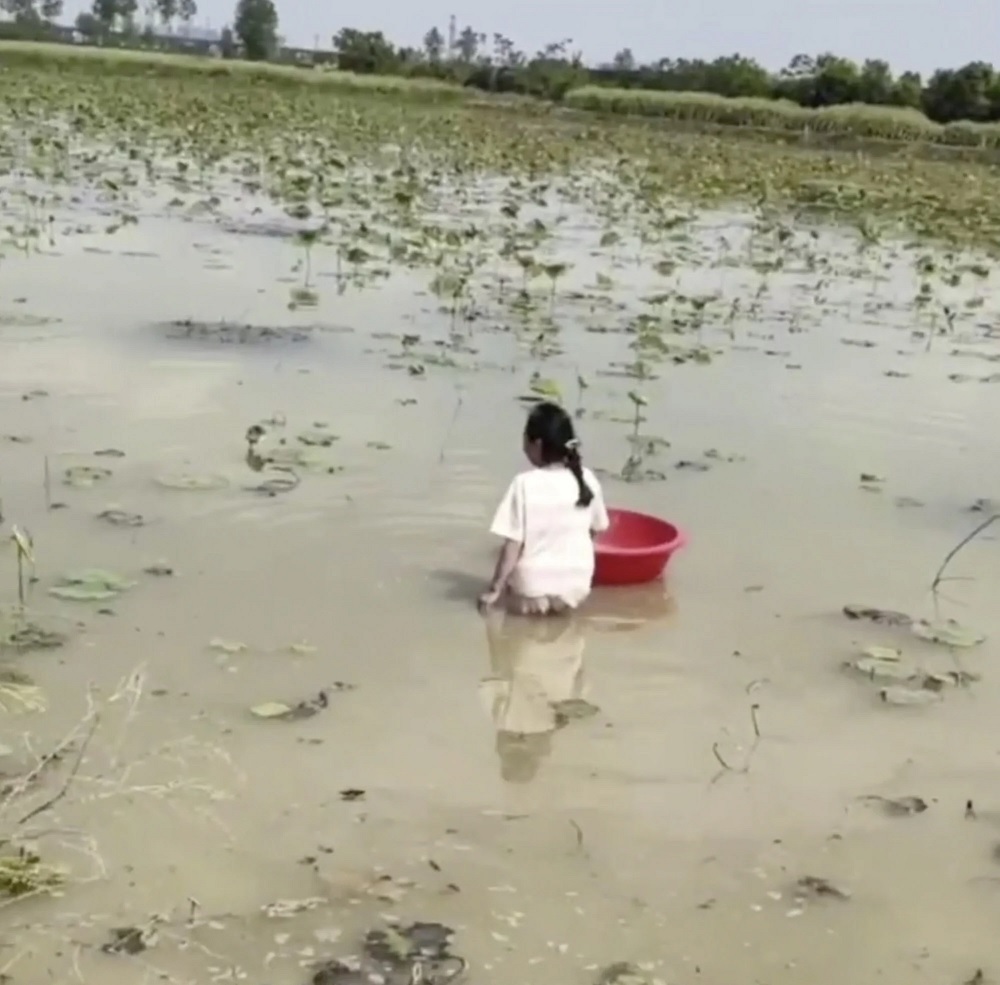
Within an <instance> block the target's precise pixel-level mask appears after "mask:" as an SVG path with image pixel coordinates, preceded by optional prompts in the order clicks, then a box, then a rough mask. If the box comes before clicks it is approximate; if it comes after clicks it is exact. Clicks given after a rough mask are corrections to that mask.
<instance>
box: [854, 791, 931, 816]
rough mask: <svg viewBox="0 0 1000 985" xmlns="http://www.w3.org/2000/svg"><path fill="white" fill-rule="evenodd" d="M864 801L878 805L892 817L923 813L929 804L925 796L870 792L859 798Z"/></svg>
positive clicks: (874, 805)
mask: <svg viewBox="0 0 1000 985" xmlns="http://www.w3.org/2000/svg"><path fill="white" fill-rule="evenodd" d="M858 799H859V800H860V801H862V803H865V804H868V805H869V806H871V807H877V808H879V809H880V810H881V811H883V812H884V813H885V814H888V815H889V816H890V817H907V816H909V815H911V814H922V813H923V812H924V811H925V810H927V807H928V804H927V801H926V800H924V798H923V797H879V796H877V795H875V794H870V795H868V796H865V797H859V798H858Z"/></svg>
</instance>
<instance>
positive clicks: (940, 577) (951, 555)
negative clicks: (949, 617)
mask: <svg viewBox="0 0 1000 985" xmlns="http://www.w3.org/2000/svg"><path fill="white" fill-rule="evenodd" d="M997 520H1000V513H994V514H993V515H992V516H990V517H988V518H987V519H985V520H983V522H982V523H980V524H979V525H978V526H977V527H976V528H975V529H974V530H972V531H971V532H969V533H968V534H966V535H965V536H964V537H963V538H962V539H961V540H960V541H959V542H958V543H957V544H956V545H955V546H954V547H953V548H952V549H951V550H950V551H948V553H947V554H946V555H945V556H944V560H943V561H942V562H941V564H940V566H939V567H938V569H937V572H936V573H935V575H934V580H933V581H932V582H931V594H933V595H934V596H935V598H936V597H937V594H938V587H939V586H940V585H941V582H943V581H945V580H946V579H945V577H944V573H945V571H947V570H948V565H949V564H951V562H952V561H953V560H954V559H955V556H956V555H957V554H958V553H959V552H960V551H961V550H962V549H963V548H964V547H966V546H967V545H968V544H970V543H971V542H972V541H974V540H975V539H976V538H977V537H978V536H979V535H980V534H981V533H983V531H984V530H986V529H987V528H988V527H990V526H992V525H993V524H994V523H996V521H997Z"/></svg>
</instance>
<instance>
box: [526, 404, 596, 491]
mask: <svg viewBox="0 0 1000 985" xmlns="http://www.w3.org/2000/svg"><path fill="white" fill-rule="evenodd" d="M524 454H525V455H527V456H528V461H529V462H531V464H532V465H534V466H535V468H542V467H544V466H546V465H565V466H566V468H568V469H569V470H570V471H571V472H572V473H573V475H574V477H575V478H576V481H577V485H579V487H580V497H579V499H577V501H576V505H577V506H589V505H590V503H591V500H593V498H594V494H593V493H592V492H591V491H590V487H589V486H588V485H587V483H586V482H585V481H584V478H583V463H582V461H581V459H580V440H579V439H578V438H577V436H576V430H575V429H574V428H573V418H571V417H570V416H569V414H567V413H566V411H564V410H563V409H562V407H560V406H559V405H558V404H552V403H547V402H546V403H540V404H536V405H535V407H534V408H533V409H532V411H531V413H530V414H529V415H528V420H527V423H526V424H525V425H524Z"/></svg>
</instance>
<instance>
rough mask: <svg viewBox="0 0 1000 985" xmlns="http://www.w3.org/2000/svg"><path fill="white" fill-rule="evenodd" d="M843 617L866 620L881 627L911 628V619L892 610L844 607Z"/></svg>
mask: <svg viewBox="0 0 1000 985" xmlns="http://www.w3.org/2000/svg"><path fill="white" fill-rule="evenodd" d="M843 612H844V615H845V616H847V618H848V619H867V620H869V621H870V622H874V623H878V624H879V625H881V626H911V625H912V624H913V617H912V616H908V615H907V614H906V613H905V612H897V611H895V610H893V609H877V608H875V607H874V606H868V605H845V606H844V609H843Z"/></svg>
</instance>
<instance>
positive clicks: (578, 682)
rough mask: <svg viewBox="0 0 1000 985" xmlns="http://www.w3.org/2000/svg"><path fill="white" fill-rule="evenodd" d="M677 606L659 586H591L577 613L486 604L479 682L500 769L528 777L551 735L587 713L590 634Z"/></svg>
mask: <svg viewBox="0 0 1000 985" xmlns="http://www.w3.org/2000/svg"><path fill="white" fill-rule="evenodd" d="M673 610H674V603H673V600H672V598H671V597H670V596H669V595H668V594H667V593H666V590H665V588H664V586H663V585H662V584H657V585H649V586H644V587H642V588H635V589H625V590H617V591H606V592H602V591H596V592H594V594H593V595H592V596H591V597H590V598H589V599H588V600H587V602H586V603H585V604H584V606H583V608H582V609H581V610H580V611H578V612H570V613H568V614H566V615H558V616H555V615H553V616H517V615H510V614H508V613H505V612H503V611H502V610H491V611H490V612H489V613H488V614H487V615H486V616H485V618H484V622H485V624H486V639H487V643H488V645H489V654H490V675H489V676H488V677H486V678H484V679H483V680H482V681H481V682H480V684H479V694H480V698H481V699H482V702H483V706H484V707H485V709H486V711H487V713H488V714H489V715H490V717H491V718H492V720H493V725H494V727H495V728H496V751H497V755H498V756H499V758H500V775H501V777H502V778H503V779H504V780H506V781H508V782H510V783H529V782H530V781H531V780H533V779H534V778H535V776H536V775H537V773H538V770H539V768H540V767H541V765H542V760H543V759H545V757H546V756H548V755H549V753H550V752H551V751H552V741H553V737H554V735H555V733H556V732H557V731H558V730H559V729H561V728H563V727H564V726H565V725H567V724H569V723H570V722H571V721H573V720H575V719H582V718H587V717H590V715H593V714H595V713H596V712H597V710H598V709H597V708H596V706H594V705H592V704H590V703H589V702H588V701H587V700H586V681H585V674H584V660H583V653H584V648H585V645H586V636H587V633H589V632H629V631H632V630H635V629H639V628H640V627H643V626H645V625H647V624H648V623H650V622H652V621H655V620H658V619H663V618H665V617H666V616H668V615H670V614H671V613H672V612H673Z"/></svg>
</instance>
